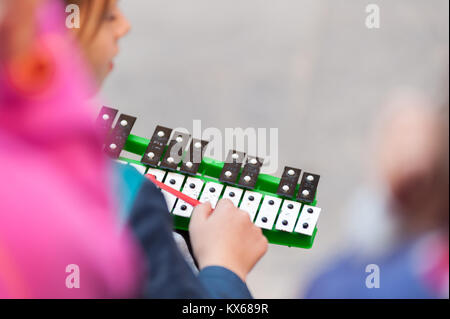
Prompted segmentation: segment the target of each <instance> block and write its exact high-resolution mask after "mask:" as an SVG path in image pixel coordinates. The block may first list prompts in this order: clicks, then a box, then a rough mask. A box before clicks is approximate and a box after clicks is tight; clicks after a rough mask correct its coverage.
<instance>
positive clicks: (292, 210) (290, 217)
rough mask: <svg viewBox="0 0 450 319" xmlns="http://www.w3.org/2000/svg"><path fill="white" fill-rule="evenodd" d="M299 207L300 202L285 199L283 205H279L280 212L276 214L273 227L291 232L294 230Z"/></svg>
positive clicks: (300, 206) (300, 205)
mask: <svg viewBox="0 0 450 319" xmlns="http://www.w3.org/2000/svg"><path fill="white" fill-rule="evenodd" d="M301 208H302V204H300V203H298V202H293V201H290V200H285V201H284V203H283V206H282V207H281V212H280V215H279V216H278V220H277V224H276V225H275V229H277V230H282V231H285V232H289V233H292V232H293V231H294V227H295V222H296V221H297V217H298V214H299V213H300V209H301Z"/></svg>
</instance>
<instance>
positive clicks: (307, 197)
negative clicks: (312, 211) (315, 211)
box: [297, 172, 320, 204]
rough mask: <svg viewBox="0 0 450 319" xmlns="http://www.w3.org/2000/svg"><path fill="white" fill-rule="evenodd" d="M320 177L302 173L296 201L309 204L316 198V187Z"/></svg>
mask: <svg viewBox="0 0 450 319" xmlns="http://www.w3.org/2000/svg"><path fill="white" fill-rule="evenodd" d="M319 179H320V176H319V175H316V174H311V173H307V172H305V173H303V177H302V181H301V183H300V189H299V191H298V194H297V200H299V201H301V202H303V203H308V204H311V203H312V202H313V201H314V198H315V197H316V192H317V186H318V185H319Z"/></svg>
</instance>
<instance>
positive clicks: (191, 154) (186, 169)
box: [180, 139, 209, 175]
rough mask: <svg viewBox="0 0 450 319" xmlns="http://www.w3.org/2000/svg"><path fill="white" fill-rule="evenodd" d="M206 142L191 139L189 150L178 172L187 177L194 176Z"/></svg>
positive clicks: (206, 144)
mask: <svg viewBox="0 0 450 319" xmlns="http://www.w3.org/2000/svg"><path fill="white" fill-rule="evenodd" d="M208 143H209V142H208V141H201V140H197V139H192V142H191V145H190V146H189V150H188V151H187V153H186V155H185V158H184V159H183V163H182V164H181V167H180V171H181V172H182V173H185V174H188V175H196V174H197V172H198V169H199V167H200V164H201V162H202V159H203V154H204V153H205V150H206V147H207V146H208Z"/></svg>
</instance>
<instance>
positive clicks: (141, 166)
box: [130, 163, 147, 175]
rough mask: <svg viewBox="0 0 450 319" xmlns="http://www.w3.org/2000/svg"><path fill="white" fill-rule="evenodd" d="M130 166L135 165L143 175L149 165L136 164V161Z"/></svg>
mask: <svg viewBox="0 0 450 319" xmlns="http://www.w3.org/2000/svg"><path fill="white" fill-rule="evenodd" d="M130 166H133V167H134V168H135V169H137V171H138V172H139V173H141V174H142V175H144V174H145V172H146V171H147V167H145V166H143V165H139V164H134V163H130Z"/></svg>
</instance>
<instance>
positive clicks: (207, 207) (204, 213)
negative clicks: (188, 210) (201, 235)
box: [191, 202, 213, 222]
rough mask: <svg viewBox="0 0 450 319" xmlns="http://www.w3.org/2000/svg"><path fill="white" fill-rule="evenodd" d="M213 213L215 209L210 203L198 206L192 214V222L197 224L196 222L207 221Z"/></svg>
mask: <svg viewBox="0 0 450 319" xmlns="http://www.w3.org/2000/svg"><path fill="white" fill-rule="evenodd" d="M212 212H213V209H212V206H211V203H210V202H206V203H203V204H200V205H198V206H196V207H195V209H194V211H193V212H192V217H191V221H194V222H195V220H206V219H208V217H209V216H210V215H211V213H212Z"/></svg>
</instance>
